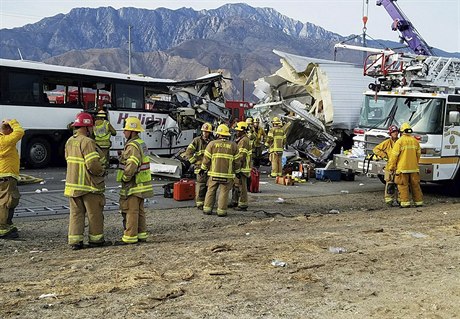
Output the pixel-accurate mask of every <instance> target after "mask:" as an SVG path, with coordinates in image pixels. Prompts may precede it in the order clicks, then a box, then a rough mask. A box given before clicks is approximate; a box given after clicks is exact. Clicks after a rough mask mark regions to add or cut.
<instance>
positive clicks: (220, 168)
mask: <svg viewBox="0 0 460 319" xmlns="http://www.w3.org/2000/svg"><path fill="white" fill-rule="evenodd" d="M216 135H217V136H218V139H217V140H214V141H211V142H210V143H209V144H208V146H207V147H206V150H205V152H204V157H203V163H202V164H201V169H202V170H203V171H204V172H206V171H207V172H208V173H207V174H208V177H209V179H208V190H207V192H206V198H205V200H204V206H203V213H204V214H206V215H210V214H212V208H213V206H214V203H215V200H216V193H217V190H218V189H219V198H218V200H217V215H218V216H227V208H228V206H227V205H228V195H229V192H230V190H231V189H232V187H233V179H234V178H235V176H236V175H235V174H239V173H240V163H239V161H238V146H237V145H236V143H235V142H232V141H229V140H228V138H229V136H230V131H229V129H228V126H227V125H225V124H221V125H219V126H218V127H217V130H216Z"/></svg>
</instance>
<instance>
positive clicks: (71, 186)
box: [64, 183, 105, 196]
mask: <svg viewBox="0 0 460 319" xmlns="http://www.w3.org/2000/svg"><path fill="white" fill-rule="evenodd" d="M74 190H78V191H88V192H104V190H105V188H96V187H93V186H89V185H79V184H71V183H66V185H65V188H64V195H67V196H70V195H71V194H72V191H74Z"/></svg>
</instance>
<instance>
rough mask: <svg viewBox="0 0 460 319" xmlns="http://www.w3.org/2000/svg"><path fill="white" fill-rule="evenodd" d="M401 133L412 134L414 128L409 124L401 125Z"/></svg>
mask: <svg viewBox="0 0 460 319" xmlns="http://www.w3.org/2000/svg"><path fill="white" fill-rule="evenodd" d="M400 130H401V132H404V133H412V127H411V126H410V124H409V123H407V122H405V123H403V124H402V125H401V129H400Z"/></svg>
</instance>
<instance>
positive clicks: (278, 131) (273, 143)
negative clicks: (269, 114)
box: [265, 126, 286, 153]
mask: <svg viewBox="0 0 460 319" xmlns="http://www.w3.org/2000/svg"><path fill="white" fill-rule="evenodd" d="M285 143H286V134H285V132H284V129H283V128H281V127H276V126H275V127H272V128H271V129H270V131H269V132H268V135H267V143H266V144H265V145H266V146H267V147H269V148H270V149H269V152H270V153H272V152H282V151H283V150H284V144H285Z"/></svg>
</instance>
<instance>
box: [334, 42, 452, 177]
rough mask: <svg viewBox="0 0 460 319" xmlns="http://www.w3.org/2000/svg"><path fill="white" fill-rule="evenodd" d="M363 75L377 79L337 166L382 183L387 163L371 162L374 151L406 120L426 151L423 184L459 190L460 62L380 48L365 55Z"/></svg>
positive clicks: (338, 155) (421, 160)
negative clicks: (348, 147)
mask: <svg viewBox="0 0 460 319" xmlns="http://www.w3.org/2000/svg"><path fill="white" fill-rule="evenodd" d="M366 50H368V49H366ZM364 74H365V75H367V76H371V77H373V78H374V79H375V81H374V82H372V83H370V84H369V90H368V91H367V92H365V94H364V101H363V104H362V108H361V114H360V121H359V125H358V127H357V128H356V129H354V134H355V137H354V144H353V147H352V149H351V150H347V151H345V152H344V153H345V154H336V155H334V165H335V167H336V168H339V169H341V170H342V171H344V172H347V173H354V174H368V175H371V176H378V177H380V178H381V179H382V181H383V175H384V168H385V166H386V162H385V161H384V160H374V159H372V153H373V152H372V150H373V148H374V147H375V146H376V145H377V144H379V143H380V142H382V141H383V140H384V139H386V138H388V137H389V136H388V133H387V132H388V127H389V126H390V125H396V126H397V127H400V126H401V124H402V123H404V122H408V123H410V125H411V126H412V128H413V131H414V134H413V135H414V136H415V137H416V138H417V139H418V140H419V142H420V146H421V150H422V155H421V158H420V162H419V166H420V178H421V180H422V181H426V182H446V181H453V182H455V184H454V185H456V186H460V169H459V168H460V154H459V145H460V59H456V58H446V57H435V56H423V55H413V54H404V53H395V52H393V51H392V50H382V51H381V52H379V53H374V54H371V55H369V56H368V57H367V60H366V62H365V66H364Z"/></svg>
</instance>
